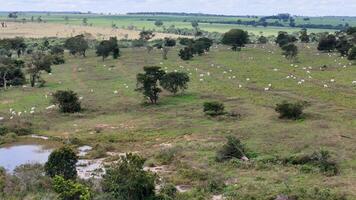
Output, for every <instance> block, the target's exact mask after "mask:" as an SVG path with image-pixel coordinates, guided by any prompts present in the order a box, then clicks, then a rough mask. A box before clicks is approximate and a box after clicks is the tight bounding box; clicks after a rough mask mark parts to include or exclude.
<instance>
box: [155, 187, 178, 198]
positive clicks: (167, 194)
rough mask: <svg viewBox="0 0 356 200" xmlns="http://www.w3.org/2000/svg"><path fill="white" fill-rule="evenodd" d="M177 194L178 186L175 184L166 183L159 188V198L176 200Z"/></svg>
mask: <svg viewBox="0 0 356 200" xmlns="http://www.w3.org/2000/svg"><path fill="white" fill-rule="evenodd" d="M176 195H177V188H176V187H175V185H173V184H164V185H163V186H162V187H161V189H160V190H159V196H158V199H160V200H174V199H175V198H176Z"/></svg>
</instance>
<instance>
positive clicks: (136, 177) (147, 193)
mask: <svg viewBox="0 0 356 200" xmlns="http://www.w3.org/2000/svg"><path fill="white" fill-rule="evenodd" d="M144 162H145V160H144V159H143V158H141V157H140V156H138V155H134V154H126V156H121V159H120V161H119V162H117V163H116V164H113V165H112V166H111V167H109V168H107V169H106V174H105V175H104V176H103V180H102V187H103V190H104V192H107V193H110V194H111V195H112V196H113V197H114V198H115V199H120V200H147V199H154V197H155V176H154V175H153V174H151V173H150V172H146V171H144V170H143V164H144Z"/></svg>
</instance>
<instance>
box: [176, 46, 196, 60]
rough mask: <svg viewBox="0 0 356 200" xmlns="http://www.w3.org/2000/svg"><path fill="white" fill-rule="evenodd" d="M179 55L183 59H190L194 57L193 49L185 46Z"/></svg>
mask: <svg viewBox="0 0 356 200" xmlns="http://www.w3.org/2000/svg"><path fill="white" fill-rule="evenodd" d="M179 57H180V58H181V59H182V60H190V59H192V58H193V49H192V48H190V47H184V49H181V50H180V51H179Z"/></svg>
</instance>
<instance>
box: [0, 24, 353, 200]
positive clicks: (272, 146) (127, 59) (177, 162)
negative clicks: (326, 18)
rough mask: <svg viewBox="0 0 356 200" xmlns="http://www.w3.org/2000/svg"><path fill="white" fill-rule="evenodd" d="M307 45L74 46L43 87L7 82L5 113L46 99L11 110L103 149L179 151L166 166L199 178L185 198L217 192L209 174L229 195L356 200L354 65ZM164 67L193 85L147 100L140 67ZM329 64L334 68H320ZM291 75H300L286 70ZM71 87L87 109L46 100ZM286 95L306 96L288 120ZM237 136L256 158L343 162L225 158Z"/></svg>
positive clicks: (170, 176) (170, 172)
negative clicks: (324, 191)
mask: <svg viewBox="0 0 356 200" xmlns="http://www.w3.org/2000/svg"><path fill="white" fill-rule="evenodd" d="M98 20H99V19H98ZM89 21H94V19H89ZM150 23H151V22H150ZM298 45H299V51H300V54H299V55H298V61H297V62H294V63H293V64H292V63H290V62H289V61H288V60H286V59H285V58H284V57H283V56H282V55H281V51H280V48H279V47H277V46H275V45H274V44H267V45H249V46H247V47H246V48H243V49H242V51H241V52H232V51H231V50H230V49H229V48H228V47H227V46H221V45H218V46H216V45H214V47H212V49H211V51H210V52H209V53H208V54H206V55H203V56H196V57H194V58H193V60H191V61H182V60H181V59H180V58H179V57H178V55H177V54H178V50H179V48H178V47H175V48H172V49H171V50H170V51H169V54H168V60H163V59H162V53H161V51H160V50H153V51H152V52H151V53H148V52H147V50H146V49H145V48H124V49H121V51H122V56H121V57H120V58H119V59H118V60H112V59H111V58H109V59H107V60H105V61H102V60H101V58H99V57H96V56H95V55H94V51H90V52H89V53H88V56H87V58H81V57H73V56H69V55H67V54H66V61H67V62H66V64H63V65H59V66H54V67H53V72H52V74H51V75H49V74H43V78H44V79H45V80H46V81H47V83H46V84H45V86H44V87H42V88H30V87H29V86H28V87H17V88H11V89H9V90H7V91H1V94H0V116H3V117H5V121H4V123H7V122H10V119H9V117H10V113H9V110H10V109H14V110H15V111H17V112H18V111H21V112H23V113H24V111H27V112H28V111H29V110H30V109H31V107H36V113H35V114H33V115H30V114H24V115H22V116H21V117H16V118H15V119H13V120H18V121H19V122H23V121H31V122H32V123H33V126H34V129H35V130H36V134H39V135H43V136H49V137H51V138H52V139H54V140H63V141H65V140H67V139H70V140H73V139H74V138H76V139H77V140H78V141H80V143H81V144H86V145H90V146H93V147H94V150H97V149H99V148H104V149H105V150H106V151H110V152H116V153H123V152H137V153H139V154H140V155H143V156H144V157H146V158H148V161H147V163H154V164H155V165H156V166H160V165H162V163H160V162H158V161H157V159H155V155H157V154H159V153H160V152H161V151H162V149H164V148H172V149H175V151H176V152H175V154H174V157H173V159H172V160H171V161H170V162H167V163H164V169H165V170H163V171H161V172H159V174H160V176H161V177H163V178H164V179H167V180H169V181H170V182H172V183H174V184H175V185H185V186H187V187H188V188H190V189H191V190H189V191H188V192H186V193H184V194H183V195H185V196H186V197H187V199H194V198H193V197H194V196H195V195H197V194H200V195H203V196H205V197H206V198H205V199H209V198H208V197H209V196H210V198H211V196H212V195H213V194H212V193H209V192H203V193H202V192H199V191H198V190H197V188H198V186H199V185H201V184H204V183H205V182H204V181H206V180H205V179H204V177H218V178H220V179H222V180H223V181H224V182H225V183H226V184H227V187H226V188H225V189H224V191H222V192H221V194H224V195H225V196H234V195H237V196H238V197H240V198H241V199H247V197H249V195H250V196H255V197H260V198H261V199H262V198H263V199H268V198H269V197H271V198H272V197H275V196H276V195H278V194H281V193H283V192H285V191H289V190H290V191H294V190H297V189H300V188H306V189H311V188H314V187H318V188H329V189H331V190H332V191H335V192H337V193H343V194H347V195H348V196H349V197H351V199H355V198H356V170H355V169H356V155H355V151H356V146H355V143H356V138H355V137H356V136H355V133H356V85H355V84H353V81H356V65H355V63H350V62H349V61H348V60H347V59H345V58H341V57H340V56H339V55H338V54H333V53H330V54H328V53H319V52H318V51H317V50H316V45H315V44H298ZM154 65H156V66H161V67H162V68H163V69H165V70H167V71H174V70H177V71H185V72H187V73H190V78H191V82H190V84H189V88H188V89H187V90H186V91H185V92H184V93H182V94H178V95H176V96H174V95H171V94H168V93H165V92H164V93H162V95H161V96H160V100H159V104H158V105H146V104H144V103H143V102H144V99H143V97H142V95H141V94H140V93H138V92H136V91H135V87H136V74H137V73H139V72H142V68H143V66H154ZM323 65H326V66H327V68H326V69H325V70H323V71H322V70H321V69H320V67H321V66H323ZM291 75H293V77H296V78H295V79H293V78H288V77H290V76H291ZM301 80H304V81H303V83H302V84H298V82H299V81H301ZM269 84H271V86H270V87H269V86H268V85H269ZM266 87H269V88H270V89H269V90H268V91H266V90H265V88H266ZM65 89H70V90H73V91H75V92H77V93H78V95H79V96H80V97H82V100H81V101H82V106H83V108H84V109H85V110H84V111H83V112H82V113H80V114H70V115H69V114H68V115H67V114H61V113H59V112H58V111H57V110H47V109H46V107H48V106H50V105H51V104H52V103H51V102H50V99H51V97H50V94H51V93H53V92H55V91H56V90H65ZM115 90H116V91H118V93H117V94H116V93H115V92H114V91H115ZM46 96H48V98H46ZM211 100H217V101H221V102H224V104H225V106H226V110H227V111H233V112H236V113H238V114H239V115H240V117H237V118H230V117H227V118H219V117H218V118H210V117H208V116H206V115H204V113H203V108H202V105H203V103H204V102H206V101H211ZM283 100H288V101H307V102H308V105H309V106H308V107H307V108H306V109H305V113H306V116H305V118H304V119H302V120H297V121H287V120H282V119H279V118H278V114H277V113H276V112H275V111H274V108H275V105H276V104H277V103H280V102H282V101H283ZM99 129H100V131H98V130H99ZM228 135H234V136H236V137H238V138H239V139H241V141H242V143H244V144H245V145H246V147H247V148H248V149H249V150H251V151H252V152H254V154H255V158H254V159H253V160H259V159H260V160H261V159H264V158H267V157H285V156H290V155H294V154H298V153H312V152H314V151H319V150H321V149H324V150H328V151H330V152H331V155H332V158H333V159H335V160H336V161H337V162H338V163H340V168H341V169H340V170H341V172H340V174H339V175H336V176H326V175H323V174H321V173H317V172H305V171H303V170H302V169H301V167H299V166H289V165H281V164H273V163H266V164H264V165H252V164H251V165H247V164H246V165H244V164H242V165H241V164H240V165H237V164H236V163H235V164H234V163H233V162H226V163H217V162H216V161H215V153H216V151H217V149H218V148H220V147H221V146H222V145H223V144H224V143H225V142H226V139H225V137H226V136H228ZM91 156H92V157H94V155H89V157H91ZM189 197H190V198H189ZM235 197H236V196H235ZM244 197H245V198H244ZM182 199H183V198H182ZM233 199H234V198H233Z"/></svg>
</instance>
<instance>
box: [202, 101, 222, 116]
mask: <svg viewBox="0 0 356 200" xmlns="http://www.w3.org/2000/svg"><path fill="white" fill-rule="evenodd" d="M224 109H225V106H224V104H223V103H220V102H216V101H213V102H205V103H204V112H205V114H207V115H210V116H217V115H223V114H224Z"/></svg>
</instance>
